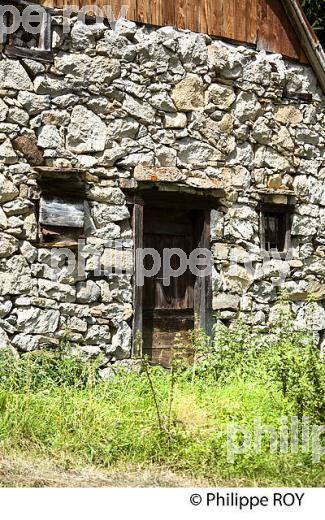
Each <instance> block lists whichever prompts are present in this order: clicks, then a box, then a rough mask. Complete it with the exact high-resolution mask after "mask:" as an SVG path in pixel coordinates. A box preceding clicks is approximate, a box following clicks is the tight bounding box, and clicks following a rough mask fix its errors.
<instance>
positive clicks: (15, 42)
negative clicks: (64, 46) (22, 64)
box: [3, 2, 53, 63]
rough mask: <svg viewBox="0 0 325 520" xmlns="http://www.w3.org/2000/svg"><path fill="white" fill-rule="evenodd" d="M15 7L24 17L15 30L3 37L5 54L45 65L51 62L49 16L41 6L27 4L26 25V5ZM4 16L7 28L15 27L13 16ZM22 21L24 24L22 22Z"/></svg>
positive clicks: (10, 14) (7, 14)
mask: <svg viewBox="0 0 325 520" xmlns="http://www.w3.org/2000/svg"><path fill="white" fill-rule="evenodd" d="M14 4H15V2H14ZM33 6H35V11H33ZM15 7H16V8H17V9H18V10H19V11H20V14H21V15H22V14H23V15H24V16H22V17H21V22H20V25H19V27H17V30H15V32H14V33H12V34H9V35H7V36H6V37H4V41H3V43H4V44H5V49H4V52H5V54H6V55H7V56H9V57H13V58H16V57H19V58H30V59H34V60H38V61H42V62H46V63H49V62H50V63H51V62H53V53H52V27H51V14H50V13H49V12H48V11H47V10H46V8H45V7H43V6H40V5H36V4H28V7H27V8H28V9H29V15H30V18H29V19H27V22H28V23H26V16H27V14H26V5H23V6H19V4H18V5H15ZM5 16H6V23H7V26H8V27H11V26H13V27H16V25H15V24H16V20H14V15H13V14H12V13H11V12H7V13H5ZM35 17H37V18H35ZM24 20H25V22H23V21H24ZM29 26H30V28H29Z"/></svg>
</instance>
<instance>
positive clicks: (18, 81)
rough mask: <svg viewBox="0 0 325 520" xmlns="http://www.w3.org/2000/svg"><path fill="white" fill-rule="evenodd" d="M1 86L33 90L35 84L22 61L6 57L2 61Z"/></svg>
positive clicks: (0, 70) (0, 63) (0, 69)
mask: <svg viewBox="0 0 325 520" xmlns="http://www.w3.org/2000/svg"><path fill="white" fill-rule="evenodd" d="M0 88H1V89H14V90H33V84H32V82H31V80H30V78H29V76H28V74H27V72H26V70H25V69H24V67H23V65H22V64H21V63H20V61H18V60H10V59H9V60H8V59H6V58H3V59H2V60H1V61H0Z"/></svg>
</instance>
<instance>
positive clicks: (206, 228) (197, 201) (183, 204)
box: [127, 189, 217, 355]
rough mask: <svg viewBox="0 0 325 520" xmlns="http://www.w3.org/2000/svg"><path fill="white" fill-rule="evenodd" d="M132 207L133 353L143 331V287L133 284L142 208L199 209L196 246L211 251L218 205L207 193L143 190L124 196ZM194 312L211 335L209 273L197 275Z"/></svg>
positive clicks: (137, 261)
mask: <svg viewBox="0 0 325 520" xmlns="http://www.w3.org/2000/svg"><path fill="white" fill-rule="evenodd" d="M127 200H128V203H129V204H131V205H132V206H133V212H132V229H133V243H134V277H133V312H134V314H133V331H132V332H133V342H132V344H133V347H132V353H133V355H135V354H138V353H137V352H136V344H137V341H136V340H137V337H138V334H139V333H140V334H141V335H142V332H143V287H139V286H137V284H136V280H135V278H136V273H137V269H138V266H139V264H140V261H141V256H140V254H139V249H142V248H143V238H144V237H143V230H144V207H145V206H149V207H162V208H168V207H169V208H184V209H191V210H196V211H201V212H202V218H203V225H202V231H201V235H200V241H199V247H201V248H206V249H209V250H211V233H210V231H211V225H210V215H211V209H214V208H216V207H217V200H216V199H215V198H214V197H209V196H200V195H198V196H193V195H188V194H186V193H182V192H170V191H163V192H162V191H158V190H149V189H146V190H142V191H138V192H136V193H134V192H133V193H132V194H128V195H127ZM194 315H195V317H198V320H196V324H195V325H196V327H201V328H202V329H203V330H204V331H205V332H206V333H207V334H208V335H209V336H211V334H212V275H211V274H210V275H208V276H205V277H197V278H196V281H195V286H194Z"/></svg>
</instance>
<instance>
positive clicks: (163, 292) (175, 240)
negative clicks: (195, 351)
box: [143, 207, 204, 366]
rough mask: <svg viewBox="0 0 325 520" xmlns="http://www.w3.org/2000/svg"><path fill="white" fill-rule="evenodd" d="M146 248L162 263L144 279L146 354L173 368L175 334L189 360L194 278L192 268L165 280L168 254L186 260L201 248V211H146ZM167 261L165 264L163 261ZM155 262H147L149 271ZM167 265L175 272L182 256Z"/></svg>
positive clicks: (146, 266)
mask: <svg viewBox="0 0 325 520" xmlns="http://www.w3.org/2000/svg"><path fill="white" fill-rule="evenodd" d="M143 221H144V226H143V231H144V233H143V236H144V240H143V244H144V248H150V249H154V250H155V251H157V252H158V254H159V257H160V258H161V259H162V264H161V267H160V269H159V272H158V273H157V274H156V275H154V276H151V277H146V278H145V283H144V289H143V353H144V354H145V355H148V356H149V358H150V359H151V360H152V361H153V362H154V363H159V364H161V365H163V366H168V365H169V364H170V358H171V353H172V350H173V348H175V339H176V334H177V335H178V339H177V345H178V349H182V350H183V351H184V355H185V356H190V353H191V352H190V347H189V346H190V338H189V334H188V332H189V331H190V330H193V328H194V291H195V276H194V275H193V274H192V273H191V270H190V269H189V267H187V269H186V271H185V272H183V273H182V274H179V275H178V276H173V277H170V278H168V276H167V277H166V276H165V277H164V270H163V264H164V261H165V262H166V254H168V252H169V251H170V250H171V249H173V250H180V251H183V252H184V253H185V255H186V258H189V256H190V254H191V252H192V251H193V250H194V249H196V248H197V247H199V244H200V238H201V234H202V226H203V222H204V221H203V218H202V213H201V212H200V211H191V210H187V209H175V208H168V209H166V208H150V207H145V208H144V219H143ZM164 258H165V260H164ZM150 262H151V263H152V258H151V257H150V256H147V257H146V258H145V264H144V265H145V268H146V269H150V268H151V267H152V265H150ZM166 263H167V265H170V266H171V268H172V269H173V270H174V271H176V270H177V269H179V268H180V263H181V258H180V255H177V254H174V255H173V256H171V257H170V258H169V257H168V261H167V262H166Z"/></svg>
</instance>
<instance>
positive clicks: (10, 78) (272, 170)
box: [0, 17, 325, 363]
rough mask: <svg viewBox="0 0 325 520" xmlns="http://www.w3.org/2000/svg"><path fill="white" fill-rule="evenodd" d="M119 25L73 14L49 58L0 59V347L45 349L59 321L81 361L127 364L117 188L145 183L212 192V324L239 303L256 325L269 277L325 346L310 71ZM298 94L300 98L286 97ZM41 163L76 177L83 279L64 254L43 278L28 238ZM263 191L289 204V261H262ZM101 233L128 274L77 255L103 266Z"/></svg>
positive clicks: (269, 291) (324, 223)
mask: <svg viewBox="0 0 325 520" xmlns="http://www.w3.org/2000/svg"><path fill="white" fill-rule="evenodd" d="M119 29H120V31H119V33H116V32H113V31H112V30H109V29H108V28H105V27H104V26H103V25H98V24H97V25H95V24H94V25H83V24H82V23H81V22H76V21H73V22H72V30H71V33H70V34H66V35H64V34H63V32H62V27H61V26H60V18H59V17H58V18H55V19H54V21H53V45H54V51H55V61H54V64H53V65H47V64H46V65H44V64H42V63H40V62H37V61H33V60H30V59H21V60H19V61H18V60H12V59H8V58H6V57H5V56H4V55H2V57H1V58H0V343H1V346H2V347H3V346H6V345H9V344H10V345H11V346H12V347H13V348H14V349H16V350H17V351H18V352H24V351H28V350H33V349H37V348H40V347H42V346H44V345H48V344H51V345H52V344H53V345H57V344H58V342H59V340H60V338H62V337H63V336H64V334H66V330H69V335H70V340H71V341H72V343H76V344H79V345H81V348H82V350H83V351H84V354H85V356H86V357H90V356H95V355H97V354H98V353H99V352H102V353H103V354H104V357H105V362H104V363H109V362H111V361H114V360H118V359H123V358H127V357H129V355H130V348H131V328H130V326H131V323H132V313H133V309H132V275H131V271H132V261H133V251H132V247H133V242H132V230H131V224H130V214H129V208H128V206H127V205H126V199H125V194H124V190H125V189H126V188H128V189H136V188H137V187H138V186H140V185H141V186H142V185H143V184H150V183H151V184H155V185H157V186H160V187H161V188H163V189H165V190H166V189H170V190H173V191H175V190H179V191H183V192H184V193H185V192H193V193H201V194H203V193H206V192H207V191H209V193H210V194H211V195H212V196H216V202H217V208H218V209H216V210H214V211H212V215H211V220H212V222H211V224H212V225H211V238H212V251H213V255H214V259H215V268H214V273H213V291H214V298H213V308H214V310H215V311H219V313H220V316H221V318H222V319H224V320H227V321H228V320H232V319H234V318H236V317H238V315H239V312H240V311H241V312H242V313H244V314H245V316H246V319H247V320H249V321H251V322H252V323H254V324H256V325H259V326H261V327H266V326H267V323H268V322H269V320H274V319H276V305H274V303H275V301H276V295H277V291H278V288H279V286H280V285H281V284H282V285H281V286H282V287H284V288H286V289H287V290H288V293H289V296H290V299H291V300H292V307H293V311H294V313H295V316H296V319H297V324H298V325H299V326H304V324H305V323H306V320H307V316H309V317H308V319H310V314H312V317H311V322H309V323H311V326H312V328H313V329H314V330H315V332H316V334H317V338H318V339H320V341H322V338H323V342H324V330H325V168H324V159H323V156H324V142H325V140H324V137H325V132H324V110H323V109H324V98H323V97H322V93H321V91H320V89H319V88H318V86H317V80H316V78H315V75H314V73H313V72H312V70H311V68H310V67H305V66H301V65H298V64H294V63H289V62H286V61H285V60H284V59H282V57H281V56H280V55H274V54H266V53H265V52H256V51H254V50H252V49H250V48H246V47H239V46H232V45H229V44H226V43H223V42H221V41H216V40H212V39H211V38H209V37H208V36H207V35H198V34H194V33H191V32H186V31H176V30H174V29H172V28H170V27H165V28H160V29H156V28H151V27H140V26H138V27H137V26H136V25H135V24H133V23H130V22H128V23H125V24H124V25H123V24H120V27H119ZM284 92H287V93H289V94H290V96H289V97H283V93H284ZM299 93H310V94H311V95H312V102H308V103H307V102H303V101H300V100H299V99H298V98H297V99H292V97H294V96H293V95H294V94H299ZM290 97H291V99H290ZM45 166H47V167H52V168H53V170H54V171H56V170H58V171H59V170H62V171H65V170H69V171H71V170H72V171H74V170H75V171H76V172H79V173H78V174H80V172H81V174H80V175H81V176H82V180H83V182H84V183H85V189H86V199H87V200H86V226H85V232H86V246H85V253H86V256H87V251H88V250H89V261H88V260H87V262H86V270H85V272H84V274H83V275H82V276H81V275H80V273H79V274H77V273H76V274H72V275H71V274H69V273H67V271H66V266H65V265H64V262H63V261H62V262H61V264H60V263H59V272H58V275H55V273H53V268H52V267H51V265H52V264H51V261H52V260H53V259H52V257H53V254H57V253H53V252H51V251H50V250H49V249H46V248H42V247H35V245H36V244H35V241H36V239H37V221H36V215H35V208H34V205H33V202H32V201H31V200H30V197H29V194H30V189H31V188H34V187H35V186H37V182H38V177H39V175H40V173H39V171H40V168H39V167H45ZM220 189H222V190H223V195H222V196H220ZM261 200H268V201H270V202H273V203H293V204H294V216H293V225H292V247H293V250H292V255H291V257H290V258H287V259H272V260H271V261H267V262H265V259H263V254H262V252H261V247H260V235H259V213H258V211H257V206H258V204H259V202H260V201H261ZM107 240H113V241H114V240H118V241H119V244H120V245H121V244H122V245H121V251H119V252H118V253H117V256H118V262H119V263H120V264H121V265H122V266H123V268H124V270H125V274H120V275H118V274H111V275H110V276H109V277H103V278H102V279H100V277H96V278H94V277H93V270H94V266H93V260H92V257H91V254H90V252H91V251H92V250H93V249H95V250H96V251H97V252H98V254H99V255H100V256H101V258H100V262H101V264H102V265H105V262H107V261H108V262H109V259H108V260H107ZM112 247H114V246H112ZM87 248H88V250H87ZM108 256H109V255H108ZM283 272H285V273H286V277H285V280H283V279H281V281H280V282H279V281H277V279H278V277H279V273H283ZM310 295H312V297H313V299H314V300H315V302H314V303H313V304H310V303H308V297H309V296H310ZM308 308H309V309H311V313H310V312H308Z"/></svg>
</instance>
